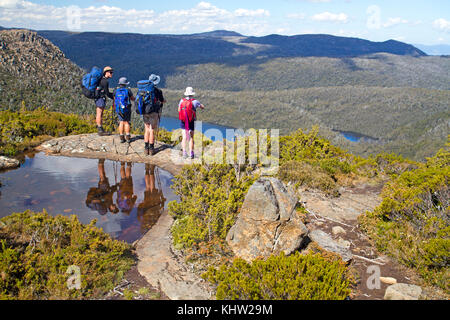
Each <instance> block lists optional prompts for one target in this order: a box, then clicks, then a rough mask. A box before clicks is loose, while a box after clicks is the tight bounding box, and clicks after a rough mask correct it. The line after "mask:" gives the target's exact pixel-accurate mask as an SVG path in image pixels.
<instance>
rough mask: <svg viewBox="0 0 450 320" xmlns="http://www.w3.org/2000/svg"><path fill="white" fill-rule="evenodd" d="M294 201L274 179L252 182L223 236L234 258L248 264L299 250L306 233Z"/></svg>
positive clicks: (279, 182) (292, 192) (286, 190)
mask: <svg viewBox="0 0 450 320" xmlns="http://www.w3.org/2000/svg"><path fill="white" fill-rule="evenodd" d="M297 202H298V198H297V196H296V194H295V191H294V190H293V188H290V187H286V186H285V185H284V184H283V183H282V182H281V181H279V180H278V179H275V178H261V179H259V180H258V181H256V182H255V183H254V184H253V185H252V186H251V187H250V189H249V191H248V194H247V196H246V198H245V200H244V203H243V205H242V208H241V211H240V214H239V217H238V219H237V221H236V223H235V224H234V226H233V227H232V228H231V229H230V231H229V232H228V234H227V237H226V240H227V242H228V244H229V245H230V247H231V248H232V250H233V252H234V253H235V255H236V256H238V257H241V258H243V259H245V260H247V261H251V260H253V259H255V258H257V257H268V256H270V255H272V254H274V255H277V254H279V253H281V252H282V251H283V252H284V253H285V254H291V253H292V252H294V251H295V250H297V249H299V248H300V247H301V245H302V243H303V241H304V240H305V238H306V236H307V233H308V230H307V228H306V226H305V225H304V224H303V223H302V222H301V221H300V219H299V217H298V216H297V213H296V211H295V207H296V205H297Z"/></svg>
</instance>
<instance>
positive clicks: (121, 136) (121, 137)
mask: <svg viewBox="0 0 450 320" xmlns="http://www.w3.org/2000/svg"><path fill="white" fill-rule="evenodd" d="M120 143H125V137H124V136H123V135H120Z"/></svg>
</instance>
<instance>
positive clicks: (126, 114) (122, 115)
mask: <svg viewBox="0 0 450 320" xmlns="http://www.w3.org/2000/svg"><path fill="white" fill-rule="evenodd" d="M117 116H118V117H119V121H120V122H122V121H125V122H130V121H131V110H126V111H124V112H123V113H117Z"/></svg>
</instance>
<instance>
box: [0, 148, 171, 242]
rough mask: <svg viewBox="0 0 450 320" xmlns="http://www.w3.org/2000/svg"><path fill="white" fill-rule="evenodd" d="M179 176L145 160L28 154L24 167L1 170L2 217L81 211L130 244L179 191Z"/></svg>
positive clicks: (86, 220) (85, 218) (81, 215)
mask: <svg viewBox="0 0 450 320" xmlns="http://www.w3.org/2000/svg"><path fill="white" fill-rule="evenodd" d="M172 178H173V176H172V175H171V174H170V173H169V172H167V171H165V170H162V169H161V168H159V167H156V166H152V165H149V164H144V163H125V162H122V163H121V162H116V161H110V160H98V159H83V158H70V157H61V156H58V157H55V156H46V155H45V154H44V153H28V154H27V155H26V157H25V162H24V163H23V164H22V165H21V166H20V168H17V169H14V170H9V171H3V172H0V181H1V183H2V186H1V188H0V208H1V211H0V218H1V217H5V216H7V215H10V214H12V213H14V212H23V211H25V210H32V211H35V212H40V211H42V210H43V209H45V210H47V212H48V213H49V214H51V215H58V214H61V215H66V216H68V215H73V214H75V215H77V216H78V218H79V220H80V221H81V222H82V223H85V224H87V223H89V222H91V221H92V220H93V219H97V224H96V226H97V227H99V228H102V229H103V230H104V231H105V232H107V233H108V234H110V235H111V236H112V237H113V238H115V239H118V240H123V241H126V242H128V243H133V242H134V241H136V240H138V239H140V238H141V237H142V236H143V235H144V234H145V233H146V232H147V231H148V230H149V229H150V228H151V226H152V225H154V224H155V223H156V222H157V220H158V219H159V217H160V215H161V214H162V212H163V211H164V209H167V205H168V203H169V202H170V201H172V200H176V199H177V197H176V195H175V194H174V193H173V192H172V190H171V189H170V186H171V185H172Z"/></svg>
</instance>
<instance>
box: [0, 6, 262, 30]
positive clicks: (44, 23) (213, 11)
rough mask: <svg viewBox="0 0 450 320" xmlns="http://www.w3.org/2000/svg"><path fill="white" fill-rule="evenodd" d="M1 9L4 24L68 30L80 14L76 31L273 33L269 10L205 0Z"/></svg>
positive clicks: (0, 16) (8, 7)
mask: <svg viewBox="0 0 450 320" xmlns="http://www.w3.org/2000/svg"><path fill="white" fill-rule="evenodd" d="M0 9H1V10H0V25H3V26H6V27H23V28H31V29H38V30H39V29H58V30H68V29H71V28H73V26H76V24H74V23H73V22H74V21H77V20H76V18H78V21H79V23H78V29H79V30H73V31H94V30H99V31H112V32H147V33H153V32H156V33H157V32H171V33H180V32H192V33H194V32H203V31H212V30H216V29H227V30H234V31H237V32H241V33H244V34H252V35H261V34H263V33H264V32H265V33H270V32H268V31H270V29H269V26H268V24H267V23H266V21H265V19H267V17H269V16H270V12H269V11H268V10H265V9H246V8H239V9H237V10H234V11H229V10H226V9H222V8H220V7H217V6H215V5H213V4H211V3H209V2H205V1H202V2H199V3H198V4H197V5H196V6H195V7H193V8H188V9H181V10H170V11H166V12H162V13H160V14H156V13H155V12H154V11H153V10H136V9H122V8H119V7H115V6H108V5H101V6H90V7H88V8H79V7H76V6H71V7H56V6H54V5H43V4H35V3H32V2H30V1H23V0H0ZM74 9H75V10H74ZM74 15H76V16H74ZM72 20H73V21H72Z"/></svg>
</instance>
